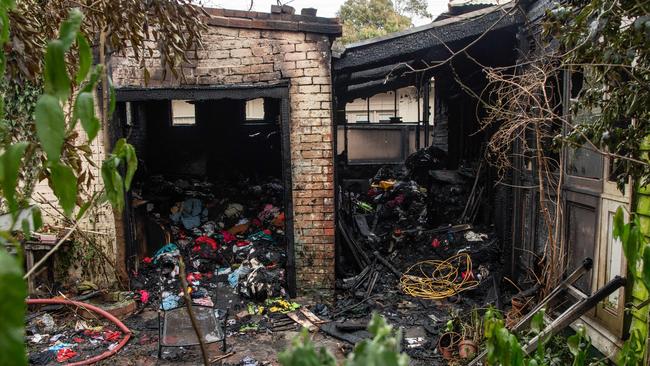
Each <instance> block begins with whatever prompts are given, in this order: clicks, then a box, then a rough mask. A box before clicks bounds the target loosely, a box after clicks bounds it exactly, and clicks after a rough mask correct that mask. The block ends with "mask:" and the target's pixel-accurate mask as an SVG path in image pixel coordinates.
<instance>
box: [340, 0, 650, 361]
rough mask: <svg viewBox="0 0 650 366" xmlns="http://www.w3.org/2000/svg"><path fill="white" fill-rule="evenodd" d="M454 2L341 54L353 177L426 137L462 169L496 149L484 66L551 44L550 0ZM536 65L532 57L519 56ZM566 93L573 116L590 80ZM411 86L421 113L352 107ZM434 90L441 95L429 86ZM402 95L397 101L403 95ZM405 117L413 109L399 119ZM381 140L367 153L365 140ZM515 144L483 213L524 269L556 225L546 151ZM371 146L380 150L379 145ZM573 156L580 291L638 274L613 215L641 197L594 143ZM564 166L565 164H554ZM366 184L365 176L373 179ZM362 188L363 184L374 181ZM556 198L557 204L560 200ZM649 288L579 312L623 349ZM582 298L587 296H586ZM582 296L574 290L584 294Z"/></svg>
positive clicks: (345, 150)
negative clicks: (543, 204)
mask: <svg viewBox="0 0 650 366" xmlns="http://www.w3.org/2000/svg"><path fill="white" fill-rule="evenodd" d="M449 6H450V11H449V12H448V13H445V14H443V15H442V16H440V17H438V18H437V19H436V20H435V21H434V22H432V23H431V24H427V25H424V26H420V27H415V28H412V29H408V30H405V31H402V32H397V33H393V34H389V35H387V36H384V37H378V38H374V39H370V40H365V41H361V42H358V43H354V44H350V45H348V46H347V47H346V48H345V50H344V51H342V52H341V53H340V54H337V55H335V58H334V60H333V73H334V78H333V89H334V93H335V94H334V108H335V110H336V114H335V124H336V128H337V131H338V134H337V141H336V143H337V145H338V151H339V152H340V154H338V155H337V162H336V164H337V165H336V166H337V169H338V170H337V173H338V177H339V182H340V184H342V185H344V186H345V185H348V186H349V185H351V184H358V183H359V182H364V181H366V180H367V179H368V178H371V177H373V175H374V174H375V172H377V169H378V167H380V166H386V165H389V166H390V165H391V164H396V165H399V163H401V162H403V161H404V158H405V157H406V156H408V155H409V154H410V153H411V152H413V151H416V150H418V149H420V148H422V147H424V148H427V149H431V147H433V148H436V149H439V150H441V151H444V152H445V153H446V160H445V163H444V166H441V167H440V168H442V169H443V170H444V169H447V170H456V169H458V168H459V167H463V166H473V167H474V169H475V171H476V165H480V164H479V161H481V160H483V159H484V153H485V145H486V142H487V141H488V139H489V137H490V136H491V133H492V132H493V131H491V130H490V129H481V125H480V123H479V121H480V120H481V118H482V117H484V116H485V110H484V109H483V107H482V106H481V105H479V104H478V102H477V98H476V95H477V94H480V93H481V92H482V91H483V90H484V88H485V87H486V85H487V80H486V78H485V74H484V73H483V71H482V70H483V68H484V67H506V68H507V67H513V68H515V65H518V64H521V65H524V64H525V63H526V60H527V59H528V58H529V56H530V55H533V54H535V53H536V52H539V51H540V50H539V49H537V47H539V46H538V45H539V44H540V40H541V39H540V35H541V27H542V19H543V16H544V14H545V11H546V10H547V9H549V8H550V6H551V5H550V3H549V2H546V1H533V2H526V3H523V4H519V3H515V2H512V3H504V4H501V5H497V3H494V4H491V3H490V2H450V5H449ZM516 72H519V73H526V67H525V66H522V67H517V71H516ZM559 80H560V81H561V82H560V83H559V84H560V85H559V87H557V88H556V92H557V93H556V95H555V97H556V98H558V102H559V105H561V106H562V113H563V114H564V115H565V116H570V115H571V112H572V111H571V104H572V98H576V97H577V96H578V95H579V93H578V92H579V88H580V85H581V83H580V81H579V78H578V77H576V74H575V73H572V72H571V71H570V70H567V71H566V72H564V73H563V74H562V75H560V76H559ZM405 86H413V87H415V88H417V90H418V99H419V100H420V103H421V104H419V105H420V106H421V110H420V111H419V117H418V119H417V121H414V122H413V123H384V124H381V123H379V124H372V125H371V126H368V125H361V124H354V123H349V122H350V121H347V120H346V118H345V105H346V104H347V103H350V102H351V101H352V100H355V99H357V98H370V97H372V96H373V95H376V94H379V93H385V92H388V91H395V90H398V89H399V88H403V87H405ZM430 93H433V94H434V97H433V98H429V94H430ZM396 104H397V101H396ZM393 122H401V121H398V120H396V121H393ZM364 141H365V142H367V141H372V142H373V143H372V145H371V146H372V148H374V149H375V150H374V152H373V151H368V150H372V148H366V149H365V150H364V153H365V154H366V155H364V156H363V158H360V157H359V153H358V152H356V151H355V148H357V146H356V145H358V144H360V143H362V142H364ZM520 154H523V152H522V151H521V149H519V150H518V148H517V145H516V144H515V147H514V151H513V153H512V156H513V162H514V164H513V165H514V167H515V168H514V169H513V170H512V172H511V173H510V174H509V175H507V176H506V177H505V179H502V178H497V173H496V171H494V170H493V169H490V168H488V169H485V166H483V169H484V170H483V173H482V174H483V176H484V178H483V179H485V181H486V182H491V184H486V187H485V191H483V199H484V201H483V202H484V203H483V204H482V206H481V209H480V213H479V215H478V218H477V222H481V223H482V224H483V225H488V226H491V227H492V228H494V230H495V232H496V234H497V237H498V239H499V242H500V246H501V250H502V254H503V257H502V261H503V265H504V274H505V275H506V276H509V277H511V278H513V279H520V280H523V279H524V278H525V277H526V276H528V274H529V273H531V271H535V270H536V269H535V265H536V263H537V261H539V258H540V257H541V256H542V253H543V251H544V245H545V241H546V239H547V237H548V232H547V230H546V225H545V224H544V221H543V213H542V209H541V208H540V204H539V202H540V191H539V182H538V178H537V175H536V174H537V172H536V170H535V168H534V165H535V164H534V159H529V158H519V157H518V156H521V155H520ZM369 156H370V157H371V158H368V157H369ZM557 158H558V159H563V160H564V162H565V164H564V165H563V166H564V169H565V172H564V174H565V175H564V176H565V179H564V180H563V182H562V186H561V187H560V190H561V197H562V199H561V202H560V204H561V207H559V208H558V210H557V211H554V212H553V213H552V215H553V217H556V216H555V215H556V214H557V213H558V212H559V215H560V216H559V225H560V229H559V231H560V238H559V240H561V242H562V243H563V245H564V247H565V248H566V249H565V250H566V252H565V253H564V255H565V256H566V262H567V263H566V271H571V270H573V269H574V268H577V267H580V265H581V263H582V261H583V260H584V259H585V258H592V259H593V260H594V269H593V270H592V271H591V272H589V274H588V275H587V276H585V277H584V278H582V279H581V280H580V281H579V282H577V283H576V284H575V286H572V287H571V291H570V292H571V294H570V295H569V298H581V297H584V296H588V295H590V294H592V293H594V292H595V291H596V290H597V289H599V288H601V287H603V286H604V285H605V284H606V283H608V282H609V281H610V280H612V279H613V278H615V277H616V276H623V277H625V276H626V269H625V268H626V264H625V259H624V256H623V255H622V248H621V245H620V243H618V242H617V241H616V240H614V238H613V235H612V228H613V225H612V219H613V216H614V213H615V211H616V209H617V208H618V207H619V206H623V207H627V208H630V207H632V202H633V200H632V187H631V185H628V186H626V189H625V190H624V191H623V192H621V191H620V190H618V189H617V188H616V184H615V183H614V181H613V180H612V178H611V172H612V169H614V165H613V163H612V162H611V161H608V159H606V158H604V157H602V156H601V155H599V154H598V153H595V152H591V151H589V150H588V149H572V148H565V149H564V150H563V151H561V152H560V153H559V155H558V156H557ZM554 174H555V175H557V174H558V172H557V171H556V172H554ZM363 189H365V188H363ZM363 189H362V190H363ZM554 210H555V209H554ZM644 298H645V294H644V293H643V291H638V289H635V290H633V288H632V285H630V284H628V286H627V287H625V288H620V289H618V290H616V291H615V292H614V293H612V294H611V295H610V296H609V297H607V299H605V300H604V301H601V302H600V303H599V304H598V305H597V306H596V307H594V308H593V309H592V310H590V311H589V312H588V313H587V314H585V315H583V316H582V317H581V318H580V320H579V321H577V322H576V323H574V326H575V325H576V324H583V325H585V326H586V328H587V330H588V333H589V335H590V337H591V339H592V341H593V344H594V345H595V346H596V347H597V348H598V349H599V350H600V351H601V352H603V353H604V354H605V355H608V356H612V355H615V354H616V352H617V351H618V349H620V347H621V345H622V340H623V339H626V337H627V333H626V332H627V331H626V330H627V329H629V324H630V323H631V322H643V323H645V322H646V321H647V314H646V313H647V311H646V312H643V311H640V310H638V309H637V310H634V311H632V312H627V313H626V312H625V304H626V303H628V302H629V301H634V302H636V303H639V302H641V301H642V300H643V299H644ZM574 300H575V299H574ZM574 300H571V301H574Z"/></svg>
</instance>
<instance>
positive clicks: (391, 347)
mask: <svg viewBox="0 0 650 366" xmlns="http://www.w3.org/2000/svg"><path fill="white" fill-rule="evenodd" d="M368 331H369V332H370V334H372V339H366V340H363V341H361V342H359V343H358V344H357V345H356V346H355V348H354V351H353V352H352V353H350V355H348V358H347V359H346V360H345V362H344V364H343V365H344V366H366V365H374V366H408V364H409V358H408V356H407V355H406V354H403V353H401V350H400V345H401V341H402V338H401V334H400V332H397V335H395V331H394V330H393V327H392V326H390V325H389V324H388V323H386V320H385V319H384V318H383V317H382V316H380V315H378V314H373V316H372V319H371V320H370V323H369V325H368ZM279 360H280V364H281V365H283V366H333V365H336V360H335V359H334V357H333V356H332V355H331V354H330V353H329V352H328V351H327V350H326V349H325V348H321V349H320V350H318V351H317V350H316V349H315V348H314V344H313V343H312V342H311V340H310V339H309V334H308V332H307V331H306V330H303V332H302V333H301V335H300V336H298V337H296V339H294V340H293V342H292V346H291V348H289V349H288V350H286V351H284V352H282V353H280V356H279Z"/></svg>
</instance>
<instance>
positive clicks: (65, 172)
mask: <svg viewBox="0 0 650 366" xmlns="http://www.w3.org/2000/svg"><path fill="white" fill-rule="evenodd" d="M50 181H51V183H52V189H53V190H54V194H55V195H56V197H57V198H58V199H59V204H60V205H61V208H63V212H64V213H65V214H66V215H67V216H70V215H71V214H72V211H73V210H74V207H75V203H76V201H77V177H75V175H74V171H73V170H72V168H70V167H69V166H67V165H64V164H61V163H60V162H58V161H54V162H51V163H50Z"/></svg>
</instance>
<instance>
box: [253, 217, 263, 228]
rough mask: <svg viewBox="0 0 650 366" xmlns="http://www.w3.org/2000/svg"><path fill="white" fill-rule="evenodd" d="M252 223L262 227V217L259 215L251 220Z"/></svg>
mask: <svg viewBox="0 0 650 366" xmlns="http://www.w3.org/2000/svg"><path fill="white" fill-rule="evenodd" d="M251 224H253V226H255V227H262V221H260V219H258V218H257V217H256V218H254V219H253V220H251Z"/></svg>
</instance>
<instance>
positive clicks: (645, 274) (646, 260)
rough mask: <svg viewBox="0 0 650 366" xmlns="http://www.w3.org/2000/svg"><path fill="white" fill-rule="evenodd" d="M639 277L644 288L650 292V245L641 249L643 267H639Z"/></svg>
mask: <svg viewBox="0 0 650 366" xmlns="http://www.w3.org/2000/svg"><path fill="white" fill-rule="evenodd" d="M640 277H641V281H642V282H643V284H644V285H645V288H646V289H649V290H650V245H646V246H645V248H643V265H642V266H641V273H640Z"/></svg>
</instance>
